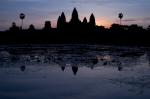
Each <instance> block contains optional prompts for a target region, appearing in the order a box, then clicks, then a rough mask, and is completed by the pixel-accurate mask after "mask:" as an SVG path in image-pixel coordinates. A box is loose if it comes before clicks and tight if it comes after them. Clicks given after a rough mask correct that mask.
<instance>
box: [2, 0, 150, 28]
mask: <svg viewBox="0 0 150 99" xmlns="http://www.w3.org/2000/svg"><path fill="white" fill-rule="evenodd" d="M74 7H76V8H77V10H78V13H79V17H80V19H81V20H82V19H83V17H87V18H88V19H89V16H90V14H91V13H94V15H95V18H96V23H97V25H104V26H106V27H109V26H110V25H111V24H112V23H119V21H118V13H119V12H122V13H123V14H124V19H123V24H138V25H142V26H144V27H147V25H150V0H0V30H6V29H8V28H9V27H10V26H11V23H12V22H16V24H17V25H19V26H20V24H21V20H20V19H19V14H20V13H25V14H26V19H25V20H24V28H28V26H29V25H30V24H33V25H35V28H42V27H43V26H44V22H45V21H46V20H50V21H51V22H52V26H53V27H55V26H56V21H57V18H58V16H59V15H60V14H61V12H62V11H64V12H65V15H66V17H67V21H69V20H70V18H71V13H72V10H73V8H74Z"/></svg>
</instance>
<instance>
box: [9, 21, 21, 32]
mask: <svg viewBox="0 0 150 99" xmlns="http://www.w3.org/2000/svg"><path fill="white" fill-rule="evenodd" d="M18 30H19V27H18V26H16V23H15V22H13V23H12V27H10V31H18Z"/></svg>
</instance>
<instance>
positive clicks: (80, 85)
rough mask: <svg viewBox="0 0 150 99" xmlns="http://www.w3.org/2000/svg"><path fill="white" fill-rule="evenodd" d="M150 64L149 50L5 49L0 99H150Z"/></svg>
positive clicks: (0, 50)
mask: <svg viewBox="0 0 150 99" xmlns="http://www.w3.org/2000/svg"><path fill="white" fill-rule="evenodd" d="M149 64H150V50H149V48H144V47H120V46H100V45H49V46H35V45H33V46H32V47H31V46H30V48H28V47H18V46H11V47H8V48H7V49H6V48H5V47H0V82H1V84H0V99H10V98H12V99H13V98H15V99H20V98H22V97H21V95H23V94H22V93H27V92H29V93H27V94H26V95H23V97H24V98H25V99H28V98H29V99H30V98H31V97H33V98H32V99H41V97H45V99H49V97H53V99H72V98H74V97H75V98H76V99H91V97H92V98H94V99H99V98H103V99H117V97H121V98H122V99H131V98H135V99H141V98H142V99H149V97H150V95H149V93H150V72H149V71H150V65H149ZM18 68H19V69H20V70H19V71H18ZM61 70H62V71H63V72H60V71H61ZM75 78H76V79H75ZM20 86H22V87H20ZM52 89H53V90H52ZM39 93H40V94H39ZM109 93H110V94H111V95H112V94H113V96H111V95H108V94H109ZM139 95H140V96H139Z"/></svg>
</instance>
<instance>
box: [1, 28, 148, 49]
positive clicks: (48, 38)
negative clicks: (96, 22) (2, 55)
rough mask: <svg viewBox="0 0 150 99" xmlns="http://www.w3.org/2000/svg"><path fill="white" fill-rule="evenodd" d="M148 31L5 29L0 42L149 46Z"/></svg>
mask: <svg viewBox="0 0 150 99" xmlns="http://www.w3.org/2000/svg"><path fill="white" fill-rule="evenodd" d="M149 38H150V32H149V31H134V32H133V31H130V32H129V31H118V30H117V31H113V30H104V31H95V32H59V31H56V30H51V31H43V30H38V31H36V30H35V31H26V30H24V31H18V32H17V31H16V32H12V31H7V32H0V44H73V43H74V44H83V43H84V44H108V45H134V46H150V40H149Z"/></svg>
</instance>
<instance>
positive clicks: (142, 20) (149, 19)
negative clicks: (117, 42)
mask: <svg viewBox="0 0 150 99" xmlns="http://www.w3.org/2000/svg"><path fill="white" fill-rule="evenodd" d="M122 21H124V22H145V21H148V22H149V21H150V17H145V18H136V19H132V18H131V19H124V20H122Z"/></svg>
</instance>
